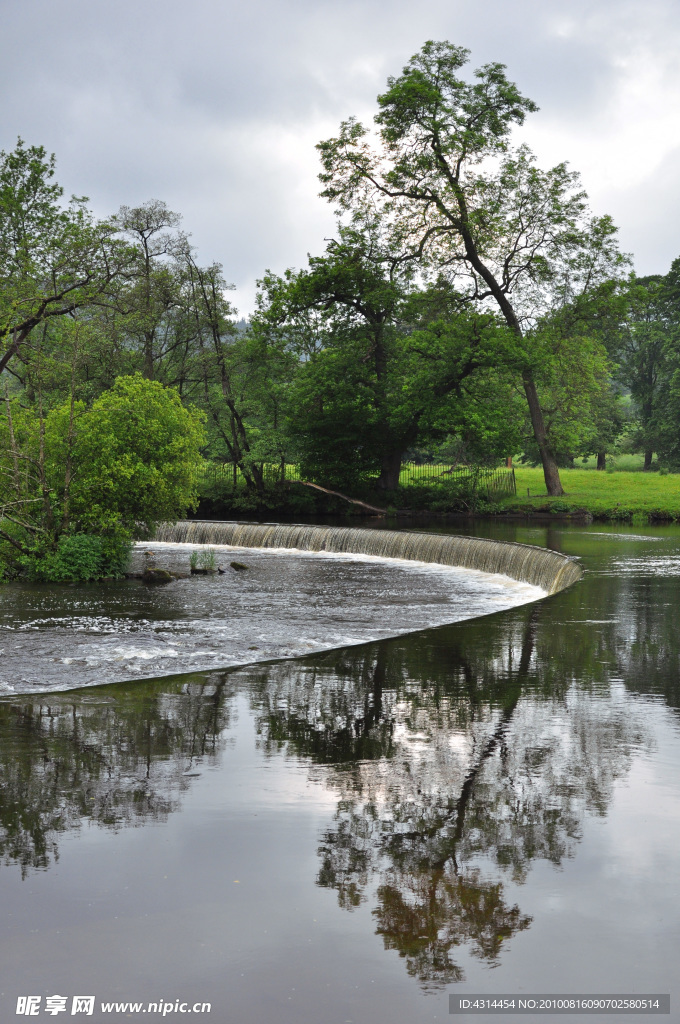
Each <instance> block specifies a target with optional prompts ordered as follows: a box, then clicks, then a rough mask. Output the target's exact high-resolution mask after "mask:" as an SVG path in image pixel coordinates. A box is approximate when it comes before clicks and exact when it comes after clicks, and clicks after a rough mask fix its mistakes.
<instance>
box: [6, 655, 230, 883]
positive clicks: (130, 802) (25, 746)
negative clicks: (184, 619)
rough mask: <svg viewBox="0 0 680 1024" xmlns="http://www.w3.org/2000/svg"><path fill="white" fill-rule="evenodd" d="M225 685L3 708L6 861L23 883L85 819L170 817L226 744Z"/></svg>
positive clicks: (104, 822) (110, 823) (132, 821)
mask: <svg viewBox="0 0 680 1024" xmlns="http://www.w3.org/2000/svg"><path fill="white" fill-rule="evenodd" d="M230 681H231V680H230V679H229V677H228V676H225V675H223V676H220V677H217V678H213V677H209V678H207V679H206V677H197V678H196V679H195V680H194V681H192V682H184V683H182V684H181V685H180V686H178V687H177V688H176V689H174V692H173V689H172V688H171V689H168V687H167V684H163V683H162V682H156V683H153V684H146V685H145V686H144V687H141V688H138V689H135V690H132V691H129V692H125V693H123V691H122V688H113V687H107V688H106V689H105V690H101V691H99V692H98V693H97V694H96V696H93V695H90V696H89V697H83V696H77V695H76V694H68V695H67V694H55V695H51V696H50V698H49V700H40V699H37V698H32V699H31V698H29V699H27V700H25V701H24V702H22V703H9V702H4V703H0V779H1V786H0V857H2V859H3V861H4V863H5V864H10V863H18V864H19V865H20V866H21V870H22V874H23V875H24V876H25V875H26V874H27V873H28V871H29V870H30V869H31V868H47V867H48V866H49V865H50V863H52V862H53V861H56V860H57V859H58V855H59V839H60V837H61V836H63V835H64V834H66V833H69V832H73V831H75V830H77V829H79V828H80V827H81V826H82V824H83V823H84V822H88V823H93V824H97V825H100V826H105V827H107V828H114V829H117V828H121V827H123V826H126V825H128V826H129V825H143V824H145V823H147V822H148V821H162V820H164V819H165V818H166V817H167V816H168V815H169V814H170V813H171V812H172V811H175V810H177V809H178V807H179V806H180V802H181V797H182V794H183V793H184V791H185V790H186V789H187V787H188V786H189V784H190V781H191V775H190V772H191V768H192V766H195V765H196V764H197V763H200V762H202V761H205V760H207V761H215V760H216V759H217V757H218V755H219V751H220V748H221V746H222V745H223V744H224V742H225V730H226V729H227V728H228V726H229V719H230V714H229V708H230V700H229V697H230V691H229V683H230ZM117 689H118V690H119V698H120V699H118V697H117Z"/></svg>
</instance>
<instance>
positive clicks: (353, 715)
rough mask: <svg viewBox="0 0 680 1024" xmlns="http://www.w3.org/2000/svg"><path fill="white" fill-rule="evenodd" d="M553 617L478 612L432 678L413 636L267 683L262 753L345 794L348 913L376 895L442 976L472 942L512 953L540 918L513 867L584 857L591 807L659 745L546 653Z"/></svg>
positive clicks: (436, 653)
mask: <svg viewBox="0 0 680 1024" xmlns="http://www.w3.org/2000/svg"><path fill="white" fill-rule="evenodd" d="M541 613H542V606H540V605H536V606H534V607H533V609H532V610H531V612H530V613H528V614H527V615H526V616H525V617H524V621H521V620H520V621H517V618H518V617H516V621H515V629H514V630H512V631H510V633H508V630H507V622H506V623H503V622H502V620H500V619H499V618H493V619H488V620H486V621H485V623H484V625H483V626H481V627H480V626H479V625H476V626H474V625H472V624H470V625H469V626H468V628H467V629H465V630H464V631H460V630H459V631H458V640H459V643H458V645H456V644H455V643H454V644H452V645H448V644H442V643H440V644H437V645H436V646H431V647H429V648H428V650H427V657H426V659H425V660H426V662H427V667H426V668H425V667H424V666H423V665H422V664H420V665H419V666H418V668H419V671H418V672H417V674H416V673H414V671H413V666H412V664H411V661H412V654H413V648H412V647H411V646H410V645H396V644H394V643H392V644H381V645H375V646H373V647H372V648H371V649H369V650H366V651H364V652H363V653H362V654H359V653H358V652H353V651H349V652H346V654H345V658H344V661H343V664H342V666H338V665H337V663H336V664H333V665H331V664H329V663H328V661H326V662H325V663H324V662H317V663H316V664H314V665H313V666H304V667H301V668H295V667H293V666H291V667H288V668H287V669H284V670H279V671H277V672H275V673H274V674H273V678H272V674H271V673H269V674H268V675H267V676H266V677H265V676H264V675H262V677H261V678H260V684H259V701H260V708H259V717H258V721H259V727H260V731H261V735H262V744H263V746H264V748H265V749H267V750H268V751H272V750H274V749H278V748H280V747H281V746H282V744H284V743H285V744H286V745H287V749H288V752H289V753H293V752H294V754H295V756H297V757H299V756H300V755H306V756H309V757H312V758H313V759H314V760H315V761H317V762H321V763H323V764H326V765H328V766H329V770H328V773H327V777H326V781H327V784H328V785H329V786H331V787H332V788H333V789H334V790H335V791H337V793H338V797H339V799H338V808H337V811H336V814H335V818H334V821H333V824H332V826H331V827H329V828H328V829H326V830H325V831H324V834H323V836H322V839H321V844H320V847H319V858H320V862H321V866H320V869H319V873H318V877H317V883H318V884H319V885H320V886H324V887H328V888H333V889H335V890H336V891H337V894H338V901H339V904H340V906H341V907H343V908H345V909H352V908H353V907H356V906H358V905H359V904H360V903H361V902H362V901H364V900H369V901H374V904H375V906H374V910H373V914H374V917H375V920H376V926H377V929H376V930H377V933H378V934H379V935H381V936H382V938H383V941H384V944H385V948H386V949H395V950H397V951H398V952H399V953H400V955H401V956H402V957H404V958H405V960H406V966H407V970H408V971H409V973H410V974H412V975H414V976H416V977H417V978H418V979H419V980H420V981H421V982H422V983H423V984H424V985H425V986H427V987H431V986H434V985H442V984H446V983H450V982H453V981H460V980H462V978H463V974H462V971H461V968H460V967H459V966H458V965H457V964H456V962H455V960H454V958H453V953H454V951H455V947H457V946H460V945H463V944H465V945H467V946H468V947H469V949H470V951H471V952H472V953H473V955H475V956H477V957H479V958H481V959H483V960H485V961H486V962H487V963H488V964H489V965H493V964H495V963H497V962H498V958H499V955H500V951H501V948H502V946H503V944H504V943H505V942H506V941H507V940H508V939H509V938H510V937H511V936H512V935H514V934H515V933H516V932H518V931H523V930H524V929H526V928H528V927H529V925H530V924H531V918H530V917H529V916H528V915H526V914H524V913H522V911H521V910H520V908H519V907H518V906H517V905H510V903H509V902H508V901H507V899H506V897H505V893H504V879H506V878H510V879H512V880H513V882H523V881H524V880H525V879H526V876H527V873H528V871H529V869H530V866H531V862H532V861H534V860H536V859H545V860H548V861H550V862H552V863H553V864H554V865H556V866H558V865H560V863H561V862H562V860H563V859H564V858H565V857H569V856H571V855H573V853H574V851H575V848H576V844H577V842H578V840H579V838H580V835H581V827H582V822H583V818H584V816H585V814H587V813H594V814H598V815H604V814H606V811H607V806H608V803H609V800H610V798H611V793H612V787H613V784H614V782H615V780H616V779H617V778H620V777H622V776H623V775H624V774H625V773H626V771H627V769H628V767H629V765H630V761H631V757H632V754H633V752H634V751H636V750H639V749H640V747H641V746H642V745H644V744H649V743H650V742H651V740H650V738H649V737H647V736H645V731H644V728H643V727H642V726H640V725H638V724H637V723H636V721H635V719H633V718H631V716H630V714H629V713H628V711H627V710H626V708H625V707H623V706H621V705H619V704H617V703H615V702H614V703H612V702H611V701H608V700H604V699H598V700H593V698H592V696H591V695H590V693H589V692H588V690H589V689H590V688H589V687H588V688H586V690H583V689H579V688H575V687H574V686H573V685H572V684H571V680H570V676H571V666H570V668H569V670H567V671H565V670H562V671H560V663H559V662H556V661H555V659H554V658H552V657H548V658H547V659H541V658H540V656H537V651H538V649H539V648H540V645H539V644H538V643H537V637H539V636H541V634H542V630H541V628H540V627H541ZM461 632H462V633H463V635H462V636H461V635H460V634H461ZM475 632H477V633H479V634H480V639H481V636H482V635H483V638H484V643H483V644H480V645H478V646H477V645H475V644H473V643H471V642H470V641H471V639H472V637H471V635H470V634H474V633H475ZM439 639H440V640H441V639H442V638H439ZM422 650H423V648H422V647H421V648H420V651H421V652H422ZM546 674H547V676H548V677H549V688H548V692H547V693H546Z"/></svg>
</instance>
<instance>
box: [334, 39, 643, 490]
mask: <svg viewBox="0 0 680 1024" xmlns="http://www.w3.org/2000/svg"><path fill="white" fill-rule="evenodd" d="M468 57H469V51H468V50H466V49H464V48H463V47H458V46H454V45H452V44H451V43H449V42H428V43H426V44H425V45H424V46H423V48H422V50H421V51H420V53H417V54H416V55H415V56H414V57H412V58H411V60H410V61H409V62H408V64H407V65H406V67H405V68H404V70H403V73H402V75H401V76H400V77H398V78H389V79H388V88H387V91H386V92H385V93H383V94H382V95H381V96H379V97H378V103H379V105H380V112H379V113H378V114H377V116H376V118H375V123H376V127H377V133H376V135H375V136H374V137H371V136H370V135H369V132H368V131H367V129H366V128H364V127H363V125H361V124H360V123H358V122H357V121H356V120H355V119H353V118H350V119H349V120H348V121H345V122H344V123H343V124H342V125H341V128H340V133H339V135H338V136H337V137H336V138H332V139H329V140H326V141H325V142H321V143H320V144H319V146H318V149H319V151H320V153H321V159H322V163H323V173H322V174H321V175H320V178H321V181H322V183H323V184H324V185H325V188H324V191H323V192H322V195H323V196H325V197H326V198H328V199H329V200H331V201H332V202H334V203H336V204H337V205H338V206H339V207H340V209H341V210H345V211H353V210H355V209H356V208H357V206H359V207H363V206H365V204H367V203H368V204H374V205H375V206H376V207H377V208H379V209H380V210H381V211H382V213H383V215H384V216H386V217H387V218H389V219H390V221H391V222H392V226H393V231H394V232H395V234H396V235H397V236H399V237H400V241H401V251H402V256H403V259H404V260H416V259H417V260H420V261H422V264H421V265H423V266H425V267H429V268H431V269H435V270H436V272H437V273H442V272H444V271H445V272H447V273H450V274H451V275H453V276H455V277H456V278H458V279H459V280H460V279H462V280H463V282H464V288H465V291H466V294H467V297H468V299H469V300H471V301H473V300H474V301H478V302H484V301H488V302H492V303H495V304H496V305H497V307H498V308H499V309H500V311H501V313H502V315H503V317H504V319H505V321H506V323H507V324H508V326H509V327H510V329H511V330H512V331H513V332H514V333H515V334H516V336H517V337H518V339H519V340H520V341H522V342H530V336H531V330H532V327H533V326H534V324H535V323H536V321H537V319H538V318H539V317H540V316H541V315H542V314H543V313H545V312H546V311H547V310H550V309H552V308H554V307H555V305H556V304H559V303H560V302H562V301H565V300H569V299H571V298H572V297H573V295H574V294H576V293H578V292H580V291H583V290H587V289H589V288H591V287H593V286H594V285H595V284H597V283H598V282H599V281H601V280H603V279H605V278H607V277H611V276H612V275H613V274H615V273H616V272H617V270H618V268H619V267H620V266H621V265H622V264H623V263H625V259H624V257H622V256H621V255H620V254H619V253H618V251H617V248H616V245H615V241H614V235H615V228H614V226H613V224H612V222H611V220H610V219H609V218H608V217H600V218H593V217H591V216H590V215H589V213H588V210H587V207H586V202H585V199H586V197H585V193H584V192H583V191H582V190H581V189H580V186H579V180H578V176H577V175H576V174H574V173H573V172H571V171H569V170H568V168H567V166H566V165H565V164H563V163H562V164H558V165H557V166H555V167H553V168H551V169H549V170H547V171H543V170H541V169H539V168H538V167H537V166H536V164H535V160H534V157H533V155H532V153H531V152H530V150H529V149H528V148H527V147H526V146H519V147H515V148H513V147H511V144H510V143H511V139H510V136H511V131H512V129H513V127H514V126H515V125H521V124H522V123H523V122H524V119H525V117H526V115H527V114H528V113H531V112H533V111H535V110H536V109H537V107H536V104H535V103H534V102H533V101H532V100H530V99H527V98H526V97H525V96H523V95H522V94H521V93H520V91H519V89H518V88H517V86H516V85H515V84H514V83H512V82H510V81H509V80H508V78H507V77H506V74H505V67H504V66H503V65H502V64H497V63H493V64H486V65H484V66H483V67H481V68H480V69H479V70H478V71H476V72H475V79H476V81H475V82H473V83H469V82H466V81H464V80H463V79H461V78H459V77H458V72H459V71H460V69H461V68H462V67H463V66H464V65H465V64H466V63H467V61H468ZM458 286H459V287H460V284H458ZM525 349H526V352H525V360H524V365H523V369H522V382H523V387H524V392H525V394H526V398H527V402H528V405H529V413H530V417H531V423H532V428H533V431H534V435H535V438H536V443H537V445H538V449H539V452H540V455H541V461H542V464H543V470H544V475H545V481H546V487H547V489H548V493H549V494H552V495H559V494H562V493H563V491H562V486H561V483H560V478H559V472H558V468H557V462H556V459H555V454H554V452H553V451H552V448H551V445H550V441H549V438H548V435H547V432H546V429H545V422H544V417H543V411H542V409H541V403H540V400H539V393H538V389H537V386H536V382H535V379H534V377H535V374H534V365H533V356H532V351H531V345H530V343H528V344H526V345H525Z"/></svg>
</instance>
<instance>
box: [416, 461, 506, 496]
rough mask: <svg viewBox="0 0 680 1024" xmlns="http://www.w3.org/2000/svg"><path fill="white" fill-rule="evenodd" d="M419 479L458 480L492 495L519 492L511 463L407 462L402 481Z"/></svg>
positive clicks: (480, 491)
mask: <svg viewBox="0 0 680 1024" xmlns="http://www.w3.org/2000/svg"><path fill="white" fill-rule="evenodd" d="M417 480H433V481H434V480H442V481H444V480H455V481H456V483H460V485H461V487H466V488H467V489H469V490H472V491H475V492H476V493H477V494H486V495H488V496H489V497H500V496H501V495H515V494H517V484H516V482H515V471H514V469H512V467H507V466H501V467H498V468H496V469H489V468H486V467H483V466H449V465H440V464H439V463H434V462H426V463H423V464H422V465H417V464H416V463H414V462H405V463H404V464H403V465H402V467H401V473H400V475H399V483H400V484H403V485H407V484H409V483H411V482H413V481H417Z"/></svg>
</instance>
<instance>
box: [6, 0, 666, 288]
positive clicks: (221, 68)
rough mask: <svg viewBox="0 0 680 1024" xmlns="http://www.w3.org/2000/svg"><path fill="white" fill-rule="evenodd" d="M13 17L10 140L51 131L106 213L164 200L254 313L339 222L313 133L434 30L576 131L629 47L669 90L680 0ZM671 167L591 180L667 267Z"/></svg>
mask: <svg viewBox="0 0 680 1024" xmlns="http://www.w3.org/2000/svg"><path fill="white" fill-rule="evenodd" d="M3 20H4V27H3V33H2V41H1V42H0V89H1V90H2V96H3V102H2V105H1V107H0V146H2V148H5V149H8V148H12V147H13V145H14V142H15V139H16V136H17V135H18V134H20V135H22V136H23V137H24V138H25V139H26V140H27V141H29V142H42V143H43V144H44V145H45V146H46V147H47V148H48V149H50V150H53V151H55V152H56V154H57V158H58V167H59V180H60V181H61V182H62V183H63V184H64V186H65V187H66V189H67V191H69V192H70V191H73V192H76V193H84V194H87V195H89V196H90V197H91V199H92V203H93V205H94V207H95V209H96V210H97V212H98V213H100V214H105V213H108V212H111V211H113V210H115V209H116V208H117V207H118V206H119V205H120V204H121V203H128V204H129V203H137V202H141V201H143V200H144V199H147V198H150V197H157V198H162V199H164V200H165V201H167V202H168V203H169V205H171V206H172V207H173V208H175V209H177V210H178V211H180V212H182V213H183V214H184V224H185V227H186V229H187V230H188V231H191V232H192V234H193V239H194V242H195V243H196V245H197V247H198V250H199V255H200V258H201V259H202V260H204V261H205V262H208V261H213V260H218V261H220V262H222V263H223V264H224V268H225V274H226V276H227V278H228V279H230V280H233V281H235V282H236V283H237V285H238V286H239V298H240V300H241V301H242V303H243V304H244V305H245V306H246V307H247V306H248V305H250V304H251V302H252V290H253V282H254V280H255V278H256V277H257V276H259V275H260V274H261V273H262V272H263V270H264V269H265V267H271V268H272V269H275V270H279V271H280V270H283V269H284V267H285V266H287V265H290V264H297V265H299V264H300V263H301V262H303V261H304V258H305V254H306V252H307V251H308V250H310V251H313V252H314V251H317V252H318V251H319V250H320V249H321V248H322V246H323V238H324V236H327V235H328V234H329V232H330V231H331V230H332V225H333V219H332V214H331V211H330V210H329V209H328V208H327V207H326V206H325V204H324V203H323V202H322V201H321V200H319V199H318V197H317V192H318V184H317V182H316V179H315V174H316V163H315V160H316V158H315V154H314V149H313V145H314V142H315V141H317V140H318V139H320V138H324V137H326V136H328V135H329V134H331V133H332V132H333V131H334V130H335V127H336V126H337V123H338V122H339V120H340V119H341V118H344V117H346V116H347V115H349V114H350V113H357V114H359V115H360V116H361V117H363V118H366V117H369V116H370V114H371V111H372V110H373V109H374V103H375V96H376V93H377V92H378V91H380V90H382V88H383V87H384V83H385V78H386V76H387V75H388V74H398V73H399V71H400V69H401V67H402V66H403V64H404V63H405V61H406V60H407V59H408V57H409V56H410V55H411V54H412V53H413V52H415V51H416V50H417V49H418V48H419V47H420V46H421V45H422V43H423V42H424V40H425V39H428V38H435V39H436V38H448V39H451V40H452V41H454V42H457V43H460V44H462V45H465V46H468V47H469V48H470V49H471V51H472V58H471V66H472V67H476V66H478V65H480V64H482V63H484V62H486V61H491V60H500V61H502V62H503V63H505V64H506V65H507V66H508V70H509V74H510V76H511V77H512V78H514V79H515V80H516V81H517V82H518V83H519V84H520V87H521V88H522V89H523V90H524V92H525V93H527V94H528V95H529V96H531V97H532V98H533V99H535V100H536V101H537V102H538V103H539V105H540V106H541V112H540V113H539V114H538V115H536V125H537V131H538V132H539V134H540V131H541V130H545V131H548V130H549V131H550V132H552V133H553V134H554V133H555V132H557V134H558V135H559V133H560V131H561V129H562V128H563V129H564V134H565V140H566V138H567V136H569V137H573V135H574V133H575V132H576V133H577V132H578V131H579V130H581V127H582V130H583V132H584V133H585V134H586V135H587V133H588V132H593V131H596V130H597V126H598V125H599V124H600V123H601V121H602V120H603V119H606V117H607V116H608V115H607V111H608V109H609V106H610V104H612V103H613V102H614V99H615V97H616V95H617V89H619V88H620V85H621V82H622V80H623V79H624V78H625V76H626V74H628V73H629V72H628V70H627V66H628V65H627V63H626V62H627V61H628V60H629V58H630V57H631V55H633V56H634V57H636V58H639V57H640V54H642V55H643V56H645V55H646V58H647V59H648V61H650V62H652V63H655V64H656V65H657V66H658V67H662V68H667V69H668V70H667V74H668V76H669V77H668V82H669V86H668V87H669V95H670V91H671V90H672V89H673V88H677V82H676V80H675V79H674V78H673V75H674V74H675V72H674V71H673V69H672V64H671V59H672V57H673V54H674V53H675V52H677V43H678V35H679V33H680V8H678V5H677V4H676V3H674V2H673V0H650V2H643V0H599V2H598V3H597V4H595V5H593V4H592V2H586V0H571V2H570V3H569V4H565V3H564V2H563V0H489V2H487V3H485V4H479V3H474V4H473V3H471V2H470V0H453V2H452V0H421V2H420V3H419V4H417V5H416V4H413V2H412V0H391V2H389V3H388V2H387V0H362V2H358V0H357V2H347V0H248V2H244V0H240V2H236V0H228V2H224V0H193V2H192V3H191V4H187V3H186V2H179V0H134V2H133V0H118V2H117V3H116V4H97V3H94V4H93V3H92V2H91V0H60V3H58V4H55V3H54V0H23V2H21V3H20V2H18V0H14V2H13V3H8V4H6V5H5V12H4V17H3ZM27 54H28V55H29V62H27V60H26V55H27ZM652 101H653V102H656V103H659V102H661V103H663V102H664V96H663V95H660V96H659V95H655V96H654V97H652ZM565 145H566V141H565ZM570 155H571V154H570V153H569V152H568V151H565V152H564V153H563V154H561V156H562V157H564V158H569V157H570ZM669 159H670V158H669ZM672 163H673V161H670V163H669V167H670V166H671V164H672ZM673 166H674V167H675V165H673ZM672 178H673V172H672V171H671V170H669V171H668V172H667V173H666V172H664V171H662V170H661V169H658V170H657V171H656V172H654V175H653V181H654V187H653V190H651V191H650V190H649V188H648V187H647V190H646V189H645V186H640V188H639V189H638V190H637V191H635V190H633V191H630V192H625V193H624V192H622V191H618V192H617V191H616V190H610V192H607V191H606V190H605V191H604V192H602V191H600V192H598V193H597V206H598V212H605V211H606V210H611V212H613V213H614V214H615V215H616V217H617V219H618V221H619V222H620V223H621V225H622V236H623V238H624V239H627V238H630V239H633V240H634V241H635V248H636V254H637V255H638V258H639V261H640V266H641V269H643V270H647V269H654V268H655V269H664V267H665V266H666V265H667V262H668V257H669V252H670V249H671V248H672V240H671V238H670V236H671V235H672V234H673V230H672V229H671V227H670V226H669V216H668V211H669V210H673V211H674V212H676V213H677V206H676V205H675V198H674V197H675V186H674V183H673V180H672ZM595 184H596V183H595ZM594 191H597V188H595V189H594ZM642 208H644V210H645V214H644V216H641V215H640V214H639V212H638V211H639V210H640V209H642ZM676 223H677V222H676ZM652 264H654V268H652V266H651V265H652Z"/></svg>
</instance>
